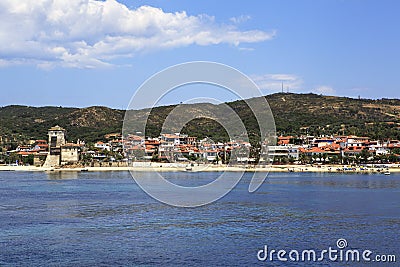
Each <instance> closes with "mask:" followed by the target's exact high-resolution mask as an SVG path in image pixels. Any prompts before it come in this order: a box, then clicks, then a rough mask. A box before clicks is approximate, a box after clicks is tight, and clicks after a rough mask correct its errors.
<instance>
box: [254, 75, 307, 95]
mask: <svg viewBox="0 0 400 267" xmlns="http://www.w3.org/2000/svg"><path fill="white" fill-rule="evenodd" d="M250 77H251V79H252V80H253V81H254V82H255V83H256V84H257V85H258V87H260V89H261V90H266V91H270V92H281V90H282V85H283V88H284V91H285V92H286V91H287V90H289V91H290V92H294V91H298V90H299V89H301V86H302V85H303V80H302V79H301V78H300V77H298V76H297V75H293V74H264V75H252V76H250Z"/></svg>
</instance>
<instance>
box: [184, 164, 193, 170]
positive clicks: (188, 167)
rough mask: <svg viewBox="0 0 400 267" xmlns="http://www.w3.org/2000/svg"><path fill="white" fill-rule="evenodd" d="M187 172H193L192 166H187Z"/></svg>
mask: <svg viewBox="0 0 400 267" xmlns="http://www.w3.org/2000/svg"><path fill="white" fill-rule="evenodd" d="M185 170H186V171H191V170H193V168H192V166H190V165H188V166H186V168H185Z"/></svg>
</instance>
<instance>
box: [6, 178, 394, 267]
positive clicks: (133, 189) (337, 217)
mask: <svg viewBox="0 0 400 267" xmlns="http://www.w3.org/2000/svg"><path fill="white" fill-rule="evenodd" d="M164 175H166V176H168V177H169V179H170V180H171V181H174V182H176V183H179V184H184V185H186V186H190V185H192V186H194V185H198V184H205V183H207V182H209V181H212V180H213V179H214V178H215V177H216V176H217V175H218V173H164ZM249 177H250V174H246V175H245V177H244V179H242V181H241V182H240V184H239V185H238V186H237V187H236V188H235V189H234V191H233V192H231V193H230V194H228V195H227V196H226V197H224V198H223V199H221V200H219V201H218V202H216V203H214V204H211V205H207V206H204V207H200V208H191V209H185V208H176V207H171V206H167V205H164V204H161V203H159V202H157V201H155V200H153V199H152V198H150V197H149V196H147V195H146V194H145V193H143V192H142V191H141V189H140V188H139V187H138V186H137V185H136V184H135V182H134V181H133V179H132V178H131V177H130V175H129V173H128V172H101V173H100V172H98V173H91V172H89V173H47V174H46V173H24V172H1V173H0V229H1V232H0V265H1V266H3V265H6V266H15V265H25V266H60V265H61V266H101V265H103V266H109V265H112V266H121V265H123V266H182V265H186V266H250V265H260V266H274V265H277V266H278V265H283V263H279V262H277V261H274V262H259V261H258V260H257V252H258V251H259V250H260V249H262V248H263V247H264V245H268V247H270V248H274V249H277V250H279V249H285V250H291V249H297V250H304V249H315V250H323V249H327V248H328V247H329V246H332V247H335V245H336V240H337V239H339V238H345V239H346V240H347V242H348V245H349V247H351V248H359V249H369V250H372V251H374V252H376V253H381V254H384V253H386V254H397V257H398V258H399V257H400V254H399V251H400V238H399V236H400V175H391V176H383V175H340V174H304V173H301V174H297V173H284V174H283V173H282V174H271V175H270V176H269V178H268V179H267V180H266V182H265V183H264V185H263V186H262V187H261V188H260V189H259V190H258V191H257V192H255V193H252V194H250V193H248V192H247V188H248V182H249ZM399 260H400V259H398V262H399ZM398 262H397V264H398ZM285 265H289V266H298V265H301V264H300V263H293V262H292V263H290V262H289V263H285ZM313 265H315V264H313ZM326 265H332V266H343V265H345V263H343V262H342V263H333V262H328V261H325V262H323V263H320V266H326ZM348 265H349V266H352V265H354V263H351V264H350V263H349V264H348ZM369 265H370V266H374V264H373V263H370V264H369ZM303 266H310V263H303ZM360 266H362V264H360ZM388 266H398V265H396V264H393V263H392V264H388Z"/></svg>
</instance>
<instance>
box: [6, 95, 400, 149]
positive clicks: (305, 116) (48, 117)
mask: <svg viewBox="0 0 400 267" xmlns="http://www.w3.org/2000/svg"><path fill="white" fill-rule="evenodd" d="M266 99H267V100H268V102H269V104H270V106H271V110H272V112H273V114H274V117H275V122H276V128H277V132H278V134H284V135H300V134H310V135H323V134H324V135H331V134H345V135H348V134H355V135H360V136H362V135H365V136H369V137H371V138H374V139H387V138H392V139H400V131H399V126H400V124H399V123H400V100H397V99H380V100H370V99H351V98H346V97H332V96H322V95H316V94H281V93H279V94H273V95H268V96H266ZM198 105H199V104H193V105H187V112H189V113H190V112H194V111H195V110H196V108H198ZM228 105H229V106H230V107H231V108H232V109H233V110H235V111H236V112H237V113H238V115H239V116H240V118H241V119H242V120H243V122H244V124H245V126H246V128H247V132H248V133H249V136H250V139H251V140H253V141H254V140H257V135H258V133H259V130H258V126H257V123H256V120H255V118H254V115H253V114H252V112H251V111H250V110H249V108H248V106H247V105H246V103H245V102H244V101H235V102H231V103H228ZM212 106H213V105H209V110H210V111H211V110H212V109H213V107H212ZM174 107H175V106H167V107H157V108H154V109H153V110H152V111H151V113H150V116H149V120H148V123H147V128H146V134H147V135H149V136H157V135H158V134H159V133H160V130H161V126H162V124H163V121H164V119H165V118H166V117H167V115H168V114H169V113H170V112H171V111H172V110H173V109H174ZM124 114H125V112H124V111H122V110H115V109H109V108H106V107H90V108H83V109H79V108H62V107H27V106H15V105H14V106H6V107H2V108H0V136H1V138H0V142H1V145H2V146H3V147H15V146H16V145H17V144H18V143H22V142H26V141H28V140H29V139H47V136H46V135H47V129H48V128H50V127H51V126H54V125H57V124H58V125H60V126H62V127H64V128H65V129H67V131H68V132H67V134H68V140H69V141H76V140H77V139H81V140H85V141H86V142H94V141H96V140H101V139H103V138H104V135H105V134H107V133H115V132H120V131H121V128H122V121H123V119H124ZM129 114H130V118H131V121H132V125H133V126H134V125H135V122H140V121H143V120H144V118H145V117H146V115H147V114H148V110H139V111H129ZM181 132H184V133H187V134H189V135H194V136H197V137H200V138H202V137H206V136H208V137H210V138H212V139H214V140H215V141H224V140H227V134H226V132H225V131H224V129H223V127H222V126H221V125H220V124H218V123H217V122H214V121H212V120H210V119H204V118H199V119H195V120H192V121H191V122H190V123H188V124H187V125H186V126H185V127H184V129H183V130H182V131H181Z"/></svg>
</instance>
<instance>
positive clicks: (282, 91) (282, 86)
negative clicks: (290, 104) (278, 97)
mask: <svg viewBox="0 0 400 267" xmlns="http://www.w3.org/2000/svg"><path fill="white" fill-rule="evenodd" d="M282 94H283V82H282Z"/></svg>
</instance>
